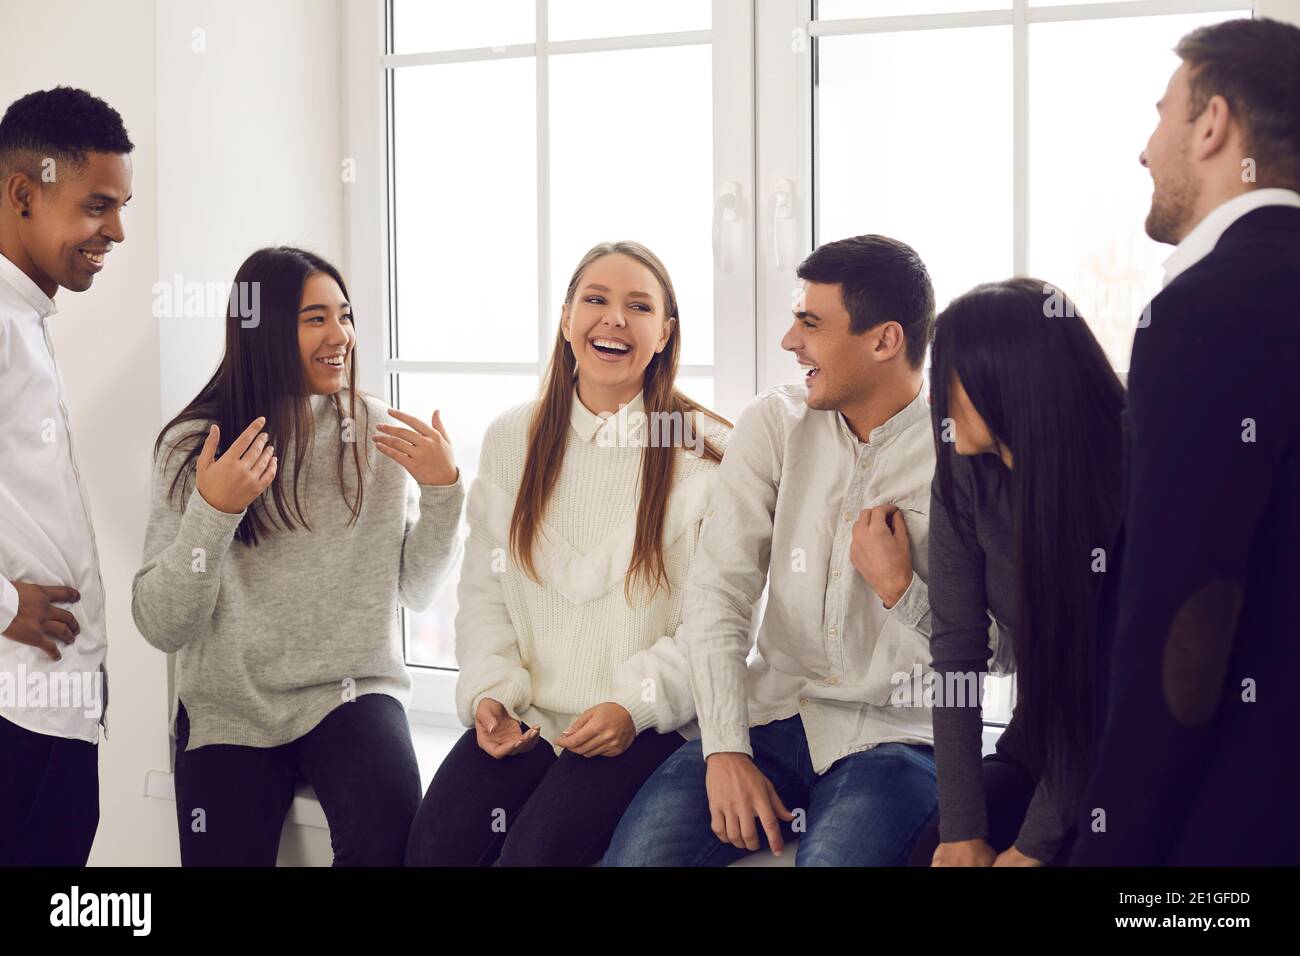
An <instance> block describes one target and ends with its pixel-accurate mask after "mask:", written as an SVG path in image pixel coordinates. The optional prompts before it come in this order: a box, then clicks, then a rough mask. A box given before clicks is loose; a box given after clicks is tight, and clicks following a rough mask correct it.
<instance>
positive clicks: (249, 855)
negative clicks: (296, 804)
mask: <svg viewBox="0 0 1300 956" xmlns="http://www.w3.org/2000/svg"><path fill="white" fill-rule="evenodd" d="M189 736H190V725H189V716H188V714H186V712H185V705H184V704H181V705H180V709H179V710H178V711H177V714H176V819H177V825H178V827H179V829H180V840H181V865H182V866H275V861H276V856H277V854H278V852H279V848H280V831H281V830H282V829H283V827H284V818H285V816H286V814H287V813H288V812H289V806H290V804H292V803H293V794H294V790H295V788H296V785H297V781H298V780H299V779H305V780H307V781H308V782H309V783H310V784H311V785H312V787H314V788H315V790H316V796H317V798H318V799H319V800H320V805H321V809H322V810H324V811H325V818H326V820H327V821H328V822H329V827H330V844H331V845H332V846H333V848H334V865H335V866H401V865H402V860H403V857H404V855H405V851H406V837H407V834H408V833H409V832H410V829H411V820H412V818H413V817H414V816H415V811H416V809H417V808H418V807H419V805H420V768H419V766H418V765H417V764H416V762H415V748H414V747H412V745H411V727H410V724H409V723H408V722H407V719H406V713H405V711H403V709H402V705H401V704H400V703H398V702H397V701H396V700H394V699H393V698H392V697H389V696H388V695H386V694H363V695H362V696H360V697H358V698H356V699H355V700H353V701H350V702H348V703H343V704H340V705H339V706H338V707H335V708H334V709H333V710H332V711H330V713H329V714H328V715H327V716H326V717H325V719H324V720H322V721H321V722H320V723H319V724H317V725H316V726H315V727H314V728H312V730H310V731H309V732H308V733H306V734H304V735H303V736H302V737H299V738H298V739H297V740H294V741H291V742H290V743H287V744H282V745H281V746H279V747H241V746H236V745H233V744H209V745H208V746H206V747H199V748H198V749H197V750H191V751H189V752H186V750H185V745H186V743H187V742H188V741H189Z"/></svg>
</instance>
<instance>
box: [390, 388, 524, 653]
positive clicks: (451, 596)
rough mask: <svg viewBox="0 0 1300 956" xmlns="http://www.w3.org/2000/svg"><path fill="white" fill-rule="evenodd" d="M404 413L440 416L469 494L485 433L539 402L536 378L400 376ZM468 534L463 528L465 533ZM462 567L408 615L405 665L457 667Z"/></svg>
mask: <svg viewBox="0 0 1300 956" xmlns="http://www.w3.org/2000/svg"><path fill="white" fill-rule="evenodd" d="M398 390H399V394H400V401H401V408H402V410H403V411H405V412H407V413H409V414H411V415H416V416H419V417H420V418H423V419H428V418H429V417H430V416H431V415H432V414H433V412H434V409H441V410H442V421H443V424H444V425H446V427H447V433H448V434H449V435H450V436H451V443H452V447H453V449H454V451H455V455H456V464H457V465H458V466H459V467H460V471H461V480H462V481H464V483H465V486H466V490H467V491H468V489H469V485H470V484H471V483H472V482H473V480H474V476H475V474H477V472H478V458H479V451H480V450H481V448H482V445H483V433H484V432H485V431H486V430H487V427H488V425H490V424H491V423H492V420H493V419H494V418H496V417H497V416H498V415H500V414H501V413H502V412H504V411H505V410H506V409H508V408H511V407H512V406H514V405H519V404H522V403H523V402H528V401H531V400H532V399H534V398H536V397H537V376H536V375H411V374H407V375H401V376H399V381H398ZM463 532H464V529H463V528H462V533H463ZM459 579H460V563H459V562H457V564H456V567H455V568H453V569H452V570H451V573H450V575H449V576H448V578H447V580H446V581H445V582H444V583H443V585H442V588H441V589H440V590H439V591H438V597H437V599H436V600H435V601H434V603H433V605H432V606H431V607H430V608H429V609H428V610H426V611H422V612H419V613H414V612H411V611H408V612H407V613H406V659H407V660H408V661H409V662H410V663H412V664H422V665H425V666H428V667H452V668H454V667H455V666H456V644H455V629H454V625H455V622H456V582H457V581H458V580H459Z"/></svg>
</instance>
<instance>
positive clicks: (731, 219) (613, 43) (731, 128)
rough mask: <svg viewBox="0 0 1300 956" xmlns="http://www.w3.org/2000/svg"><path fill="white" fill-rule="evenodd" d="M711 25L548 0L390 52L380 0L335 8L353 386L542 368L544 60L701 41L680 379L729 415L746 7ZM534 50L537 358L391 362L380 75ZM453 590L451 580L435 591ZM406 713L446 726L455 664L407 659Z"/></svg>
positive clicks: (741, 236) (718, 7)
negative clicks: (708, 227)
mask: <svg viewBox="0 0 1300 956" xmlns="http://www.w3.org/2000/svg"><path fill="white" fill-rule="evenodd" d="M712 4H713V25H712V28H711V29H709V30H696V31H689V32H681V33H659V34H647V35H643V36H632V37H612V38H601V39H592V40H565V41H554V42H553V41H550V40H548V39H547V29H548V21H549V18H548V3H547V0H537V24H536V29H537V34H536V42H534V43H528V44H516V45H509V46H504V47H496V48H486V47H485V48H478V49H472V50H451V51H440V52H432V53H408V54H390V53H388V52H387V48H388V46H389V44H388V29H389V26H388V24H389V16H388V0H349V2H348V3H345V4H342V11H341V16H342V17H343V24H342V26H343V29H342V35H341V36H342V38H341V47H342V48H341V50H340V52H341V54H342V56H343V69H342V71H341V94H342V97H341V99H342V103H343V110H344V115H343V122H342V124H341V127H340V128H341V131H342V136H343V143H342V144H341V155H342V156H343V157H344V158H345V159H352V160H354V161H355V169H356V179H355V181H354V182H347V183H345V186H344V264H345V267H346V270H347V271H346V275H347V277H348V283H349V287H350V288H349V292H350V294H351V297H352V302H353V305H354V310H355V312H356V314H357V316H358V317H359V319H360V321H359V323H358V327H357V338H358V347H359V351H360V356H361V358H360V362H359V365H358V381H359V384H360V387H361V388H363V389H366V390H367V391H371V392H374V393H376V394H380V395H384V396H386V397H387V398H388V399H390V400H391V399H392V398H393V397H394V395H395V393H396V385H397V376H398V375H400V374H403V373H439V372H442V373H446V372H451V373H516V374H517V373H520V372H527V373H533V374H537V375H538V376H539V377H540V376H542V375H543V374H544V373H545V369H546V362H547V361H548V360H549V357H550V351H551V346H552V336H553V335H554V332H553V326H552V324H551V323H552V322H553V319H554V315H555V312H556V309H557V304H556V302H555V301H554V297H555V295H556V294H557V290H555V289H552V288H551V269H550V261H549V247H550V224H551V222H550V205H549V189H550V182H549V179H550V146H549V140H548V136H549V122H548V117H549V109H550V104H549V99H548V76H549V62H550V58H551V57H553V56H563V55H566V54H572V53H589V52H596V51H610V50H637V49H646V48H653V47H667V46H680V45H693V44H710V45H711V47H712V69H713V120H714V140H713V186H714V188H713V195H714V197H715V206H714V210H713V215H714V220H713V237H714V252H715V256H714V258H715V262H714V276H713V278H714V293H713V297H714V327H713V335H714V358H713V364H712V365H707V366H692V365H684V366H682V367H681V368H680V370H679V371H680V373H681V374H683V375H709V374H712V376H713V379H714V407H715V408H716V409H717V410H718V411H720V412H721V413H722V414H724V415H728V416H735V415H736V414H737V413H738V412H739V411H740V409H741V408H742V407H743V406H744V405H745V403H746V402H747V401H749V399H750V398H752V397H753V396H754V394H755V386H756V383H757V368H756V354H757V337H756V333H757V330H756V328H755V325H754V322H753V316H754V313H755V309H756V297H757V290H756V287H755V274H754V258H755V251H754V235H755V230H754V228H753V225H752V223H753V214H754V213H753V202H752V197H753V195H754V116H755V110H754V91H755V82H754V47H753V34H754V5H753V2H752V0H712ZM503 57H533V58H534V62H535V65H536V70H537V74H536V95H537V142H536V149H537V185H538V221H537V229H538V278H539V282H538V297H537V305H538V356H539V361H537V362H526V363H489V362H436V361H432V362H431V361H413V360H401V359H395V358H391V357H390V356H391V354H392V353H391V347H390V343H391V342H392V336H393V331H394V330H393V327H392V321H391V317H392V311H393V310H392V297H393V291H392V281H391V278H392V271H391V270H392V262H391V260H390V257H389V250H390V249H391V248H392V230H391V223H390V222H389V217H388V214H387V213H388V209H389V208H390V207H389V202H390V183H391V179H392V177H391V170H392V165H391V163H392V138H391V120H392V118H391V115H390V112H389V106H388V104H389V98H388V92H389V83H390V80H391V76H392V72H391V71H395V70H398V69H402V68H405V67H412V66H421V65H427V64H435V63H453V62H467V61H474V60H493V59H500V58H503ZM449 586H452V582H449V583H447V584H445V585H444V587H449ZM409 669H410V671H411V675H412V680H413V684H414V694H413V700H412V707H411V710H412V715H413V717H414V718H416V719H418V720H420V721H421V722H425V723H435V724H446V723H454V722H455V705H454V689H455V680H456V672H455V671H453V670H448V669H442V668H433V667H426V666H423V665H414V664H412V665H409Z"/></svg>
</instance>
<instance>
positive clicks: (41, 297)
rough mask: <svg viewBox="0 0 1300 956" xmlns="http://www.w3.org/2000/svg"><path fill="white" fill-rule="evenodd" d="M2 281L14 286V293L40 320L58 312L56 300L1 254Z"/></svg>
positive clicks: (0, 269) (0, 270)
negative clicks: (21, 298) (34, 311)
mask: <svg viewBox="0 0 1300 956" xmlns="http://www.w3.org/2000/svg"><path fill="white" fill-rule="evenodd" d="M0 281H3V282H7V283H8V284H9V285H10V286H12V287H13V289H14V291H15V292H17V293H18V294H19V295H20V296H22V297H23V298H24V299H25V300H26V301H27V304H28V305H30V306H31V307H32V308H33V309H35V310H36V314H37V315H38V316H39V317H40V318H42V319H44V318H47V317H48V316H51V315H53V314H54V313H55V312H57V311H58V307H57V306H55V304H54V300H53V299H51V298H50V297H49V296H48V295H46V294H45V293H44V292H42V291H41V288H40V286H38V285H37V284H36V283H35V282H33V281H32V279H31V276H29V275H28V274H27V273H25V272H23V270H22V269H19V268H18V267H17V266H16V265H14V264H13V263H12V262H10V261H9V259H8V257H6V256H4V255H3V254H0Z"/></svg>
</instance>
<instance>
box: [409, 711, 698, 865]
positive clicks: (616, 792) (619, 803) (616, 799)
mask: <svg viewBox="0 0 1300 956" xmlns="http://www.w3.org/2000/svg"><path fill="white" fill-rule="evenodd" d="M520 728H521V729H523V730H527V727H526V726H524V725H523V724H520ZM683 742H684V740H683V737H682V735H681V734H679V733H677V732H675V731H673V732H670V733H666V734H661V733H659V732H658V731H656V730H645V731H642V732H641V733H639V734H637V736H636V739H635V740H633V741H632V744H631V746H629V747H628V748H627V750H625V751H623V752H622V753H621V754H619V755H618V756H617V757H581V756H578V755H577V754H574V753H570V752H569V751H567V750H566V751H564V752H563V753H561V754H560V756H558V757H557V756H556V755H555V751H554V750H553V749H552V748H551V745H550V744H549V743H547V741H546V740H544V739H543V740H539V741H538V742H537V745H536V746H535V747H533V749H532V750H530V751H528V753H525V754H518V755H515V756H512V757H503V758H502V759H500V760H498V759H496V758H494V757H490V756H488V755H487V754H486V753H484V752H483V750H482V749H481V748H480V747H479V745H478V740H477V739H476V737H475V733H474V729H473V728H470V729H469V730H467V731H465V733H464V734H463V735H462V736H461V738H460V740H458V741H457V742H456V746H455V747H453V748H452V750H451V753H449V754H448V755H447V757H446V759H445V760H443V762H442V765H441V766H440V767H439V768H438V772H437V774H436V775H435V776H434V778H433V781H432V782H431V783H430V784H429V791H428V793H426V794H425V795H424V801H423V802H422V803H421V804H420V812H419V813H418V814H417V815H416V817H415V824H414V825H413V826H412V827H411V839H410V843H409V845H408V847H407V851H406V863H407V865H408V866H490V865H492V864H494V863H495V864H497V865H499V866H591V865H592V864H593V863H596V862H598V861H599V860H600V858H601V856H602V855H603V854H604V852H605V848H606V847H607V846H609V838H610V837H611V836H612V835H613V833H614V828H615V827H616V826H617V825H618V821H619V818H620V817H621V816H622V815H623V811H624V810H626V809H627V806H628V804H629V803H631V802H632V798H633V797H634V796H636V792H637V791H638V790H639V789H640V788H641V784H643V783H645V781H646V779H647V778H648V777H649V776H650V775H651V774H652V773H654V771H655V769H656V768H658V766H659V765H660V764H661V763H663V762H664V761H665V760H667V759H668V757H670V756H671V755H672V753H673V752H674V751H675V750H677V748H678V747H680V746H681V745H682V743H683Z"/></svg>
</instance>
